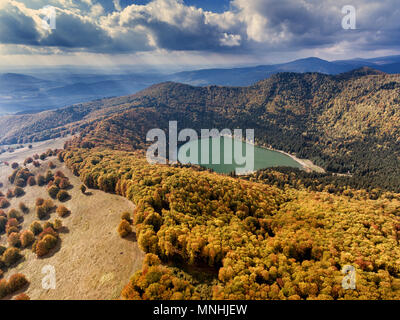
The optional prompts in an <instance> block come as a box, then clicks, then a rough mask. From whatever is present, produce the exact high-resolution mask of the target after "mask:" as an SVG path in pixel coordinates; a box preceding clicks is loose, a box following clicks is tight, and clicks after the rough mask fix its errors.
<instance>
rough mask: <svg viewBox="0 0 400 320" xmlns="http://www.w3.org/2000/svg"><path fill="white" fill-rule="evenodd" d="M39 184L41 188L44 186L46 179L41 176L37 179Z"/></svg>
mask: <svg viewBox="0 0 400 320" xmlns="http://www.w3.org/2000/svg"><path fill="white" fill-rule="evenodd" d="M37 184H38V186H39V187H41V186H44V185H45V184H46V178H45V177H44V176H42V175H41V174H39V175H38V177H37Z"/></svg>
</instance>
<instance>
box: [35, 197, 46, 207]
mask: <svg viewBox="0 0 400 320" xmlns="http://www.w3.org/2000/svg"><path fill="white" fill-rule="evenodd" d="M43 202H44V199H43V198H36V201H35V205H36V206H37V207H38V206H41V205H42V204H43Z"/></svg>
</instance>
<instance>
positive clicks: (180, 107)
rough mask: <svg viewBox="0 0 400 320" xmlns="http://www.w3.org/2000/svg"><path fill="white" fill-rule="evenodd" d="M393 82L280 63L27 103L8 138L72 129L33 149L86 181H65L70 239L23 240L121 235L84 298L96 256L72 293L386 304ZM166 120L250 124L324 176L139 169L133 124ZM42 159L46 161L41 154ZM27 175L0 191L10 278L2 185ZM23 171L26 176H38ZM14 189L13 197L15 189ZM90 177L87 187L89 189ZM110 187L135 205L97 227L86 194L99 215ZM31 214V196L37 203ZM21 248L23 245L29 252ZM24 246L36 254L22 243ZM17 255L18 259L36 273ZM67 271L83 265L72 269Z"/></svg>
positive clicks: (392, 266)
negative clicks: (239, 81)
mask: <svg viewBox="0 0 400 320" xmlns="http://www.w3.org/2000/svg"><path fill="white" fill-rule="evenodd" d="M399 85H400V76H398V75H387V74H384V73H382V72H380V71H377V70H373V69H369V68H361V69H358V70H355V71H352V72H347V73H342V74H339V75H336V76H329V75H323V74H318V73H306V74H298V73H278V74H276V75H273V76H272V77H271V78H269V79H266V80H263V81H260V82H258V83H256V84H255V85H253V86H250V87H218V86H210V87H193V86H189V85H184V84H179V83H173V82H167V83H161V84H158V85H154V86H152V87H149V88H148V89H146V90H144V91H142V92H140V93H138V94H135V95H132V96H127V97H119V98H113V99H104V100H99V101H95V102H92V103H88V104H82V105H75V106H72V107H69V108H65V109H62V110H58V111H51V112H50V113H42V114H39V115H37V116H40V119H39V118H38V119H36V120H32V122H31V123H30V124H27V125H26V127H25V128H24V129H23V130H24V131H25V132H23V131H22V130H21V131H18V130H14V131H13V133H12V135H14V136H15V135H17V134H18V135H19V138H20V139H27V140H29V139H40V137H41V136H43V133H44V132H46V134H47V135H48V136H49V137H52V136H53V135H58V134H66V133H69V132H71V131H74V132H75V131H76V130H79V131H80V132H81V134H80V135H79V136H75V138H73V139H72V140H70V141H68V142H67V143H66V144H65V150H62V151H61V150H56V151H52V150H49V151H47V152H46V154H48V155H49V156H55V155H57V159H58V160H57V161H56V160H53V159H52V161H53V162H54V163H53V164H56V168H57V167H61V168H63V171H65V172H66V174H65V175H64V174H63V176H64V177H65V176H67V178H68V179H67V181H70V183H73V185H75V186H76V185H77V184H78V181H77V177H79V179H80V181H81V183H83V186H84V189H80V190H77V189H75V187H74V188H73V189H71V191H70V195H71V196H72V198H70V199H69V200H67V201H68V202H67V203H68V207H69V208H72V209H73V213H72V214H71V219H69V217H68V216H67V217H66V219H65V220H63V221H65V222H66V223H68V225H69V226H71V230H70V232H71V237H70V238H67V235H65V236H64V235H63V234H61V235H59V234H58V233H57V232H53V231H52V230H50V229H51V228H50V229H49V228H48V226H49V224H46V223H45V225H44V226H46V227H47V228H46V230H47V231H46V232H47V233H46V232H44V231H43V232H42V233H40V234H38V236H37V239H36V241H37V242H34V243H33V245H32V250H33V252H34V253H36V255H38V252H39V254H41V251H40V250H39V249H40V248H41V247H38V243H39V242H40V241H42V242H43V241H44V240H43V239H44V237H46V239H47V240H48V239H53V238H54V241H55V240H56V239H57V238H61V239H62V240H63V242H62V246H61V250H60V253H62V252H63V253H65V254H66V255H67V256H68V257H73V256H74V254H75V253H77V252H79V255H80V256H81V257H82V258H84V259H85V261H87V263H88V265H89V264H90V261H91V257H92V256H93V254H95V256H96V257H100V254H102V251H101V250H100V251H95V250H94V249H93V247H92V246H93V244H94V243H97V242H102V241H104V239H109V236H110V232H114V234H113V235H112V237H114V240H115V241H117V239H115V238H116V236H117V235H119V236H120V237H121V238H124V239H118V240H121V241H120V242H118V243H119V245H120V246H121V247H120V246H118V247H117V246H115V248H114V243H112V246H111V247H109V248H108V249H107V250H111V251H112V256H113V257H115V259H117V258H116V257H117V256H119V259H120V260H119V261H121V264H122V266H123V270H124V274H123V275H122V274H121V275H120V277H118V278H117V277H114V278H113V281H114V283H115V288H114V289H115V290H114V289H113V290H111V287H107V289H104V290H103V289H99V290H103V291H101V292H100V291H99V292H98V293H95V294H93V290H94V291H95V290H96V289H94V288H95V287H96V285H98V286H99V288H104V282H103V280H104V279H105V280H107V279H108V280H110V279H111V278H110V279H109V278H108V273H110V272H111V273H114V274H116V271H115V270H111V271H107V272H108V273H107V274H106V275H104V276H105V278H104V279H103V276H101V275H102V273H103V267H101V268H100V269H95V268H94V269H93V268H91V270H92V269H93V270H95V273H96V281H97V282H91V281H89V282H86V281H84V282H83V281H80V280H76V281H78V283H77V285H76V288H79V290H80V291H79V292H84V294H86V295H87V296H90V297H101V296H103V294H104V293H105V292H107V295H109V294H111V293H112V296H113V297H115V296H116V295H115V294H116V290H118V291H120V290H121V288H122V284H125V286H124V288H123V289H122V291H121V298H122V299H290V300H292V299H296V300H297V299H399V298H400V268H399V265H398V261H399V259H400V251H399V241H400V220H399V216H400V211H399V210H400V194H399V193H396V191H397V190H398V189H399V181H400V179H399V178H400V173H399V170H400V164H399V161H400V159H399V146H398V145H399V144H398V142H399V141H398V140H399V136H398V132H399V131H398V130H399V122H398V120H399V116H400V110H399V108H400V104H399V90H398V89H399ZM53 113H54V114H53ZM52 116H54V117H52ZM10 119H12V118H10ZM19 119H22V120H20V121H23V118H19ZM170 120H177V121H178V125H179V128H178V129H182V128H185V127H190V128H194V129H196V130H200V129H201V128H218V129H222V128H225V127H227V128H254V129H255V134H256V142H257V144H259V145H266V146H272V147H274V148H277V149H281V150H285V151H289V152H292V153H296V154H297V155H299V156H301V157H302V158H308V159H311V160H313V161H315V162H317V163H319V164H321V165H323V166H324V167H325V168H326V169H328V172H327V173H306V172H304V171H299V170H297V171H296V170H295V169H290V168H274V169H265V170H261V171H259V172H257V173H254V174H253V175H249V176H245V177H241V178H238V177H229V176H225V175H220V174H216V173H213V172H209V171H207V170H205V169H202V168H199V167H196V166H183V165H180V164H178V165H150V164H149V163H148V162H147V160H146V158H145V157H144V149H145V148H146V146H147V142H146V141H145V137H146V133H147V131H148V130H149V129H152V128H155V127H156V128H162V129H166V128H167V127H168V121H170ZM46 128H52V129H51V130H50V131H47V130H46ZM27 134H28V135H27ZM10 136H11V135H10ZM10 136H9V137H10ZM60 143H61V142H60ZM24 152H26V150H25V149H24ZM46 154H45V157H44V158H46ZM40 157H41V156H40ZM40 157H39V158H40ZM40 159H41V158H40ZM44 161H46V160H44ZM59 161H60V162H61V163H60V162H59ZM27 163H28V162H27ZM39 165H41V164H39ZM30 166H31V167H32V165H30ZM42 166H43V168H45V169H47V167H49V168H50V163H49V164H47V163H45V162H43V164H42ZM40 168H41V169H39V170H42V171H41V172H43V174H44V171H43V168H42V167H40ZM67 168H68V169H69V170H68V169H67ZM7 170H9V172H11V170H10V168H7ZM35 170H36V169H34V168H32V172H35ZM329 171H334V172H336V173H347V172H350V174H344V175H340V176H338V175H337V174H332V173H331V172H329ZM29 174H30V173H29V172H26V171H25V170H24V169H23V167H22V169H21V168H17V169H16V170H15V171H14V173H13V174H12V175H11V176H10V177H9V178H8V181H9V182H6V184H4V185H2V186H1V188H2V192H3V196H2V203H3V206H4V208H5V209H6V210H7V213H3V216H4V218H2V220H3V225H4V227H5V232H6V233H7V236H8V238H7V242H8V247H9V248H8V249H5V248H6V247H5V246H4V248H3V251H4V250H6V251H4V253H3V256H2V258H1V260H0V261H2V263H3V264H4V265H3V266H0V267H1V268H2V269H4V270H5V271H6V272H5V275H6V276H7V277H8V278H9V279H12V278H11V275H10V271H12V270H14V269H13V267H14V266H15V265H13V264H11V263H9V262H7V261H8V260H9V255H10V250H11V251H12V250H15V249H13V248H10V247H13V246H14V245H17V246H18V244H15V243H14V242H13V240H18V239H16V235H15V233H18V232H19V231H22V230H23V229H22V230H19V229H18V228H16V226H12V225H11V222H8V220H12V219H13V218H12V216H13V215H14V213H15V212H13V211H12V209H14V207H15V205H16V203H15V201H17V200H16V199H17V198H18V196H16V197H15V200H11V201H8V200H7V199H6V198H9V194H10V191H7V188H9V189H10V188H11V185H12V184H13V183H14V184H15V185H16V184H17V183H18V184H20V183H22V182H24V181H20V180H21V177H25V178H27V179H29V177H28V176H27V175H29ZM73 175H74V176H76V177H74V176H73ZM17 177H18V179H17ZM36 178H37V181H38V184H39V175H37V177H36ZM51 178H52V179H54V181H53V180H51ZM41 179H42V180H43V179H45V181H47V180H49V182H48V188H47V190H46V189H44V188H43V189H41V187H36V186H34V187H33V188H36V189H40V190H41V191H40V192H42V193H41V194H40V195H42V194H46V193H43V192H46V191H47V193H48V194H49V195H50V196H51V191H52V189H57V188H58V189H57V192H58V193H57V196H56V198H57V199H58V194H59V193H60V192H62V191H63V190H60V188H61V182H62V181H63V180H62V179H61V178H60V177H59V176H57V177H54V176H53V174H52V173H51V170H50V175H49V173H48V172H47V173H46V177H44V176H42V178H41ZM13 181H14V182H13ZM64 184H65V181H64ZM44 185H45V184H44ZM44 185H43V186H44ZM12 188H14V193H16V192H17V190H18V188H17V187H14V185H13V186H12ZM33 188H32V187H28V186H27V187H26V188H25V190H22V192H23V193H24V194H25V197H31V196H32V194H30V190H31V189H33ZM87 188H88V189H89V190H92V191H89V192H88V193H87V194H86V193H85V191H86V190H87ZM93 189H99V190H100V191H98V190H93ZM10 190H11V189H10ZM81 190H83V191H81ZM390 190H392V191H394V192H390ZM80 191H81V192H80ZM101 192H106V193H109V195H107V196H110V197H109V198H108V197H106V196H103V197H102V196H101ZM11 193H12V192H11ZM4 194H5V195H4ZM89 194H92V196H88V197H87V195H89ZM111 196H112V199H114V200H115V201H118V203H119V204H121V205H122V204H123V201H122V200H121V199H118V198H116V197H118V196H122V197H125V198H126V199H128V200H129V201H131V202H133V204H134V205H135V209H134V210H133V214H132V212H128V213H124V214H122V215H121V218H120V219H118V220H119V224H118V221H117V220H116V218H118V217H117V216H115V215H114V216H113V219H112V220H111V219H109V218H108V216H107V215H106V214H105V212H103V213H104V214H103V215H102V216H101V221H102V222H101V223H96V222H97V221H98V219H96V215H97V214H98V213H97V211H96V210H98V209H97V208H98V207H93V205H95V204H94V203H92V202H90V203H87V202H86V200H87V201H91V200H93V201H96V203H97V205H100V204H101V207H102V208H103V209H104V210H105V208H107V207H108V206H110V205H111V206H113V202H112V200H111ZM114 196H115V197H114ZM86 197H87V198H86ZM96 197H100V198H96ZM11 198H12V197H11ZM105 199H110V200H105ZM24 200H25V199H24ZM28 200H29V199H28ZM103 200H104V201H103ZM18 201H19V200H18ZM29 201H32V199H30V200H29ZM29 201H28V204H29V206H30V207H33V202H32V203H30V202H29ZM60 201H61V200H60ZM82 201H83V202H84V203H83V204H81V203H80V202H82ZM8 202H11V206H10V208H8V207H7V206H8V205H9V204H7V203H8ZM57 205H59V203H58V202H57ZM43 206H44V205H43ZM80 208H87V210H89V211H90V210H94V211H93V212H90V213H89V212H86V213H84V212H83V211H82V210H81V211H80ZM93 208H94V209H93ZM121 209H122V208H121ZM21 210H22V209H21ZM40 210H42V209H41V205H36V211H37V213H40V212H41V211H40ZM43 210H45V207H43ZM87 210H86V211H87ZM94 212H95V213H96V215H94V214H93V213H94ZM25 217H26V222H28V221H29V222H30V220H29V218H28V215H26V216H25ZM131 217H133V219H131ZM38 218H39V219H40V220H42V218H43V217H41V216H40V215H38ZM81 218H84V219H92V218H93V219H94V220H90V221H92V222H94V223H90V232H92V235H93V237H91V240H90V242H89V241H87V240H85V241H83V242H80V246H79V251H75V250H73V247H74V246H75V245H76V241H77V239H78V240H79V239H80V237H82V239H83V238H84V239H86V238H85V237H86V231H87V230H86V228H85V227H83V228H81V225H80V223H79V221H80V220H79V219H81ZM5 219H6V220H7V223H6V224H5V222H4V221H5ZM75 219H76V220H75ZM99 219H100V218H99ZM14 220H15V219H14ZM14 220H12V221H14ZM17 222H18V221H17ZM13 223H16V222H15V221H14V222H13ZM22 227H26V225H22ZM53 227H54V228H56V222H55V221H54V225H53ZM13 228H14V229H13ZM56 229H57V230H58V229H59V228H56ZM60 230H61V229H60ZM22 232H24V231H22ZM117 232H118V233H117ZM25 233H26V232H25ZM25 233H24V234H25ZM106 234H107V235H106ZM94 235H96V236H94ZM21 237H22V235H21ZM21 239H22V238H21ZM64 239H65V240H64ZM69 239H70V240H69ZM126 239H131V240H132V241H133V242H132V243H129V242H126V241H125V240H126ZM2 240H3V243H4V244H5V239H2ZM47 240H46V241H47ZM21 241H22V240H21ZM21 243H22V242H21ZM54 243H55V242H54ZM43 245H44V244H43ZM53 248H54V247H53ZM113 248H114V249H113ZM120 248H124V249H123V250H121V249H120ZM138 248H140V250H141V251H142V252H144V254H145V256H144V259H143V263H142V266H141V268H140V270H139V271H136V272H135V273H134V274H133V275H132V276H131V278H130V279H129V280H128V276H127V274H126V272H128V271H129V270H132V266H131V264H130V262H128V261H129V259H130V258H131V256H130V255H129V252H131V253H132V252H135V254H136V257H137V259H135V268H134V270H137V269H138V268H137V267H138V264H139V263H141V262H142V252H139V251H138V250H137V249H138ZM7 250H8V251H7ZM52 250H53V249H52ZM54 250H58V249H57V247H56V248H55V249H54ZM120 250H121V251H120ZM21 252H23V253H24V255H25V252H26V249H23V250H22V251H21ZM118 252H120V253H118ZM103 253H104V252H103ZM50 255H52V253H50ZM26 257H29V261H32V262H35V261H37V260H36V258H35V256H34V255H33V254H31V253H28V252H27V253H26ZM31 258H32V259H31ZM51 258H53V257H52V256H51ZM46 259H47V258H46ZM72 259H74V258H72ZM62 260H63V256H61V255H59V254H58V255H57V254H55V255H54V261H55V262H57V263H61V265H62V270H68V268H67V267H68V266H66V265H65V264H63V262H62ZM52 261H53V260H52ZM107 261H110V260H107ZM125 261H126V262H125ZM346 265H351V266H353V267H354V268H355V270H356V274H357V276H356V277H357V284H356V289H355V290H345V289H344V288H343V287H342V280H343V274H342V272H341V270H342V269H343V267H344V266H346ZM18 266H19V265H18ZM29 266H30V264H25V265H22V267H21V268H25V269H21V270H23V271H24V274H25V273H26V275H27V276H28V278H29V279H30V280H31V281H36V280H35V279H37V278H36V277H35V275H34V274H33V273H32V269H31V268H30V267H29ZM104 267H105V266H104ZM10 268H11V270H9V269H10ZM121 268H122V267H121ZM121 270H122V269H121ZM134 270H132V271H131V272H134ZM75 273H77V274H79V275H81V274H80V271H79V270H78V269H77V270H75ZM100 276H101V277H100ZM99 277H100V282H98V280H97V279H99ZM78 278H79V277H78ZM79 279H81V278H79ZM124 279H126V280H124ZM108 280H107V281H108ZM5 281H6V280H4V279H2V283H3V284H4V283H6V282H5ZM7 281H9V282H10V281H11V280H7ZM63 281H65V279H64V278H63ZM70 285H71V284H70ZM35 286H36V285H33V283H32V285H31V287H29V291H27V292H29V293H30V294H31V295H32V296H33V297H35V296H36V294H38V291H35V289H36V287H35ZM90 288H92V289H90ZM77 290H78V289H77Z"/></svg>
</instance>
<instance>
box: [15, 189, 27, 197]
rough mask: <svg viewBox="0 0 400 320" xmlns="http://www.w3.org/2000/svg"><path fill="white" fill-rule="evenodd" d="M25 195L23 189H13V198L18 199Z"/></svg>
mask: <svg viewBox="0 0 400 320" xmlns="http://www.w3.org/2000/svg"><path fill="white" fill-rule="evenodd" d="M24 194H25V191H24V189H22V188H21V187H15V189H14V196H16V197H17V198H18V197H22V196H23V195H24Z"/></svg>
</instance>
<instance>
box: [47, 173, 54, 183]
mask: <svg viewBox="0 0 400 320" xmlns="http://www.w3.org/2000/svg"><path fill="white" fill-rule="evenodd" d="M45 179H46V183H49V182H50V181H53V180H54V174H53V172H51V171H50V170H48V171H47V172H46V176H45Z"/></svg>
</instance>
